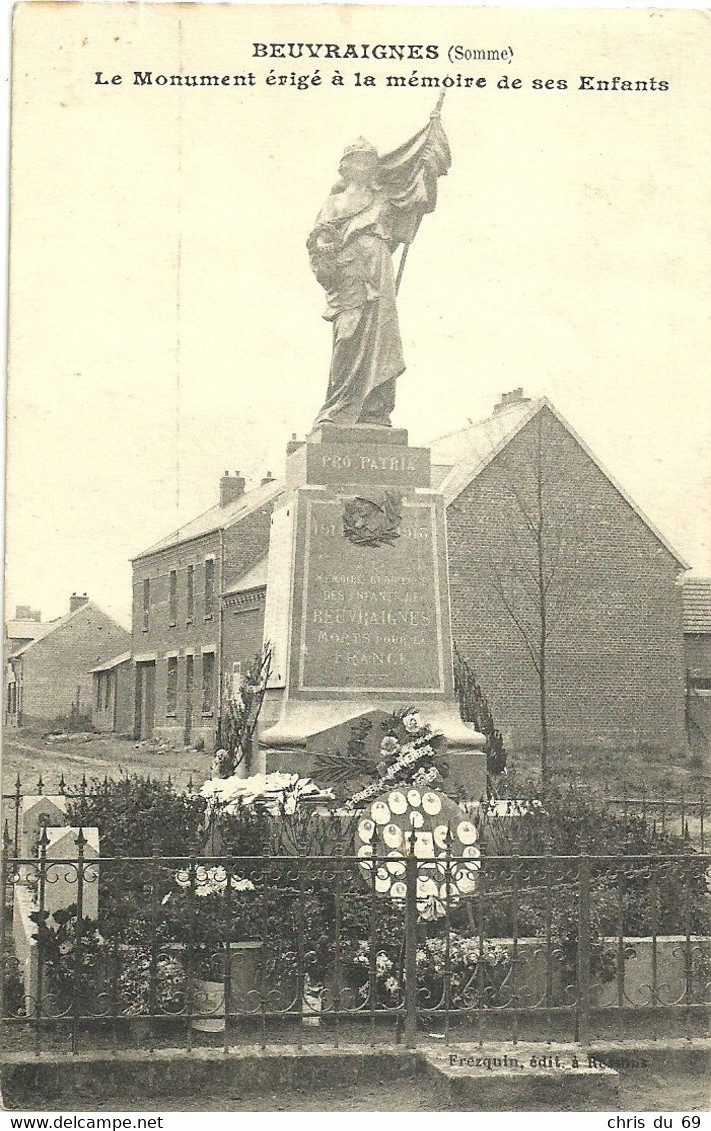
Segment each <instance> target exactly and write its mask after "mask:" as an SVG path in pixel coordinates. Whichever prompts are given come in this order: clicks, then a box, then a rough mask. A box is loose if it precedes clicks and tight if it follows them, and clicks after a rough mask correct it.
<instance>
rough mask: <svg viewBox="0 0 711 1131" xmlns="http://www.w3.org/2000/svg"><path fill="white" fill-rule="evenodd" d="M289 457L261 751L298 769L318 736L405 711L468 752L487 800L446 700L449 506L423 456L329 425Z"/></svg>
mask: <svg viewBox="0 0 711 1131" xmlns="http://www.w3.org/2000/svg"><path fill="white" fill-rule="evenodd" d="M291 449H292V450H291V451H290V453H289V455H288V457H287V467H286V486H287V490H286V492H285V494H284V497H283V501H282V504H281V506H280V507H279V508H278V509H277V510H276V511H275V512H274V515H273V517H272V529H271V540H270V546H269V573H268V582H267V608H266V617H265V640H269V641H270V643H271V645H272V648H273V654H274V659H273V665H272V679H271V681H270V690H269V693H268V702H267V703H266V704H265V711H264V715H263V720H264V725H263V727H262V733H261V741H262V743H263V744H264V746H266V747H267V749H268V750H269V749H271V750H275V751H278V752H279V754H280V757H279V758H278V759H277V761H278V762H279V765H280V766H282V767H285V766H286V765H289V767H290V768H293V769H297V768H299V764H298V758H295V757H293V755H298V754H301V755H302V756H303V755H304V754H306V753H307V750H308V752H309V753H311V752H312V751H313V750H314V747H315V745H316V746H317V745H318V743H317V742H315V738H316V736H322V738H323V740H324V743H326V741H327V736H326V734H325V733H324V732H329V731H331V730H332V729H333V728H337V727H340V726H342V725H343V724H344V723H347V722H349V721H350V720H352V719H355V718H358V717H359V716H362V715H365V714H367V713H368V712H372V711H373V710H374V709H381V710H383V711H386V712H392V711H397V710H400V709H402V708H403V707H405V706H408V705H410V704H412V705H416V706H417V707H419V708H420V709H421V712H422V714H423V716H424V717H425V718H426V720H427V721H428V722H429V723H430V724H431V725H432V726H433V727H436V728H437V729H439V730H441V731H442V732H443V733H444V734H445V736H446V737H447V740H448V745H449V749H450V752H451V753H452V754H455V755H456V754H457V753H462V754H464V753H466V754H467V755H468V758H467V773H466V774H465V775H464V776H465V777H467V778H468V785H469V789H470V790H471V791H473V792H474V794H475V795H478V794H480V793H482V792H483V791H484V788H485V782H486V765H485V756H484V755H483V754H482V753H481V748H482V746H483V743H484V738H483V736H482V735H480V734H479V733H478V732H477V731H475V730H474V729H473V728H472V727H470V726H468V725H467V724H465V723H463V722H462V721H461V719H460V717H459V710H458V706H457V703H456V701H455V697H454V684H453V672H452V641H451V629H450V614H449V586H448V577H447V549H446V538H445V514H444V501H443V499H442V496H441V495H440V494H439V493H438V492H436V491H433V490H432V489H431V487H430V453H429V449H427V448H412V447H409V446H408V444H407V433H406V432H405V431H404V430H400V429H390V428H378V427H373V426H358V425H356V426H354V427H352V428H338V427H336V426H333V425H330V426H329V425H324V426H322V427H321V428H319V429H318V430H317V431H316V432H315V433H313V434H312V435H311V436H310V437H309V438H308V440H307V441H306V443H304V444H302V445H301V446H299V447H296V448H294V446H293V445H291ZM324 748H326V746H324ZM287 752H288V753H290V754H291V755H292V757H290V758H288V759H287V758H286V754H287ZM270 761H271V759H269V758H268V759H267V764H268V765H269V762H270ZM270 768H271V767H270ZM478 786H480V788H478Z"/></svg>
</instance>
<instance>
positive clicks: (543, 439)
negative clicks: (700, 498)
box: [134, 390, 688, 749]
mask: <svg viewBox="0 0 711 1131" xmlns="http://www.w3.org/2000/svg"><path fill="white" fill-rule="evenodd" d="M430 446H431V453H432V485H433V486H434V487H436V488H438V489H439V490H441V491H442V493H443V494H444V497H445V503H446V508H447V512H446V513H447V545H448V553H449V573H450V587H451V610H452V631H453V636H454V641H455V643H456V645H457V647H458V649H459V651H460V653H461V654H462V655H463V656H464V657H465V658H466V659H467V660H468V661H469V662H470V664H471V665H472V666H473V668H474V669H475V671H476V673H477V676H478V678H479V680H480V682H481V684H482V686H483V687H484V689H485V691H486V693H487V695H488V697H489V700H490V703H491V706H492V709H493V712H494V717H495V718H496V720H497V725H498V726H499V727H501V728H502V729H503V730H504V732H505V734H506V738H507V741H508V742H509V744H510V745H511V746H512V747H519V748H520V747H522V746H526V745H529V744H531V745H532V744H535V743H537V742H538V740H539V736H540V726H541V723H540V678H539V674H538V672H537V670H536V664H535V663H534V660H536V659H537V660H538V662H539V666H540V655H537V652H540V636H541V617H542V614H541V605H542V598H541V587H542V586H543V587H544V588H545V610H544V614H543V615H544V617H545V620H546V631H545V648H544V651H545V661H544V667H545V685H546V688H545V690H546V702H547V724H548V733H549V738H550V740H551V741H552V742H554V743H567V742H571V743H575V744H576V745H578V746H586V745H589V746H610V745H616V746H623V747H624V746H635V747H636V746H645V745H646V746H650V747H657V748H666V749H672V748H676V747H678V746H679V745H680V744H682V743H683V742H684V734H685V731H684V655H683V632H682V587H681V586H680V585H679V583H678V582H679V577H680V575H681V573H682V572H683V571H684V570H686V569H687V568H688V566H687V564H686V563H685V562H684V561H683V559H681V558H680V557H679V555H678V554H677V553H676V552H675V550H674V549H673V547H671V546H670V545H669V543H668V542H667V541H666V539H665V538H664V536H663V534H661V532H660V531H658V530H657V529H656V528H655V527H654V526H653V525H652V523H651V522H650V521H649V520H648V519H647V518H646V517H645V516H644V515H643V514H642V512H641V511H640V509H639V507H637V506H636V504H635V503H634V501H633V500H632V499H631V498H630V497H629V496H628V495H627V494H626V492H625V491H624V489H623V488H622V487H621V486H620V485H619V484H617V483H616V482H615V481H614V480H613V479H612V477H611V476H610V475H609V473H608V472H607V471H606V470H605V469H604V468H603V467H602V465H601V464H600V462H599V460H598V459H597V458H596V457H595V455H594V454H593V453H592V452H591V451H590V449H589V448H588V447H587V445H586V444H585V442H584V441H583V440H582V439H581V438H580V437H579V436H578V435H577V434H576V433H575V432H574V430H573V429H572V428H571V427H570V426H569V425H568V424H567V423H566V422H565V421H564V420H563V418H562V417H561V415H560V413H558V411H557V410H556V409H555V408H554V406H553V405H552V404H551V403H550V402H549V401H548V400H547V398H545V397H544V398H540V399H537V400H535V401H531V400H528V399H526V398H524V397H523V394H522V391H521V390H515V391H514V392H513V393H511V394H507V395H506V396H504V397H503V398H502V401H501V403H500V404H499V405H497V406H496V409H495V411H494V413H493V415H492V416H491V417H488V418H487V419H486V420H484V421H481V422H479V423H478V424H474V425H470V426H468V427H467V428H464V429H462V430H461V431H458V432H455V433H452V434H450V435H447V436H444V437H441V438H440V439H437V440H435V441H434V442H433V443H432V444H431V445H430ZM221 482H222V491H223V493H224V492H227V495H228V497H227V499H223V500H221V505H220V506H219V507H216V508H213V509H212V510H211V511H208V512H207V514H206V515H204V516H202V517H201V518H200V519H197V520H195V522H194V523H190V524H188V525H187V526H186V527H183V528H182V530H179V531H177V532H175V534H173V535H172V536H171V538H168V539H165V540H164V541H163V542H161V543H159V544H158V545H157V546H155V547H153V548H152V549H151V550H149V551H146V553H145V554H143V555H140V556H139V557H138V558H137V559H135V561H134V654H135V658H136V660H137V662H138V666H139V667H140V666H141V664H144V665H146V666H147V667H150V666H151V665H152V670H153V674H152V675H150V676H149V680H150V679H155V681H156V683H155V690H151V692H150V694H151V702H152V703H153V706H150V705H149V707H148V715H146V713H145V709H144V710H143V713H141V712H140V711H139V722H140V727H141V729H140V733H142V734H143V733H151V729H150V728H149V726H148V721H147V720H149V721H150V720H151V718H152V732H153V733H156V734H160V735H166V736H167V735H169V734H170V735H172V736H174V737H175V736H181V735H183V734H184V733H185V734H187V733H188V731H190V732H191V733H192V734H193V736H194V734H195V733H196V729H197V730H198V731H199V733H201V734H203V737H204V738H205V740H206V742H207V743H209V742H210V741H211V739H212V737H213V736H214V725H215V719H216V714H215V712H216V711H218V712H219V705H220V697H221V696H222V694H223V686H216V684H215V683H214V682H212V683H211V684H210V690H209V693H208V692H206V691H205V679H206V677H205V661H204V660H201V657H203V656H205V655H212V656H214V660H211V661H209V664H208V669H207V671H208V676H207V678H208V681H214V680H215V672H216V671H219V672H221V673H222V675H223V677H224V678H225V679H228V680H231V679H233V678H235V676H236V675H237V674H238V673H239V672H240V670H241V668H242V667H243V665H244V664H245V663H246V662H248V661H249V659H251V658H252V656H253V655H254V653H255V652H256V650H257V648H258V647H259V644H260V642H261V638H262V631H263V623H264V604H265V593H266V556H265V555H266V553H267V551H268V540H269V521H270V513H271V510H272V507H273V505H274V502H275V500H276V499H277V498H278V496H279V494H280V492H281V485H280V483H278V482H270V483H267V484H263V485H262V486H261V487H258V488H256V489H255V490H253V491H250V492H248V493H247V494H246V495H244V497H243V498H242V496H241V494H240V493H239V491H240V487H239V481H237V488H236V489H237V491H238V497H237V499H236V500H235V499H232V500H230V498H229V492H230V491H231V490H234V489H235V488H234V487H232V486H231V484H232V483H234V482H235V481H234V480H230V479H229V477H227V476H226V477H225V478H224V479H223V480H222V481H221ZM242 489H243V485H242ZM531 527H533V528H534V530H538V533H539V534H540V530H542V531H543V532H544V533H543V536H542V537H536V538H532V537H531ZM539 528H540V530H539ZM210 555H212V556H213V557H214V559H215V562H216V565H215V567H214V571H215V572H214V577H215V587H214V589H213V605H212V606H211V607H212V608H213V610H214V613H213V615H214V619H213V620H210V621H209V622H208V621H207V618H206V617H205V616H204V614H203V613H202V611H200V612H199V613H198V611H197V603H196V606H195V610H196V611H195V614H194V618H193V620H192V621H189V623H187V624H186V623H185V620H186V618H185V616H184V612H181V608H182V606H181V605H180V602H181V601H183V602H184V601H185V593H186V587H187V585H188V582H187V578H186V576H185V570H186V569H187V568H189V565H190V564H192V568H193V575H194V581H193V585H194V593H195V597H194V600H195V602H197V600H198V595H199V594H200V593H201V586H202V584H203V581H202V580H199V578H200V577H202V574H201V572H200V571H201V570H202V569H203V568H204V562H205V561H206V560H207V559H208V557H209V556H210ZM171 574H173V575H174V580H172V581H171V579H170V578H171ZM537 578H538V580H536V579H537ZM541 578H542V579H543V580H542V581H541ZM146 585H147V586H148V588H146ZM171 593H172V594H174V597H173V602H174V605H173V612H177V614H178V615H177V616H173V615H172V613H171ZM218 594H219V596H220V600H219V602H218V598H217V595H218ZM175 602H177V604H175ZM218 610H219V615H218ZM171 621H175V623H174V624H171ZM142 625H143V628H142ZM532 650H533V655H532ZM190 656H193V657H194V659H193V660H190V658H189V657H190ZM201 663H202V675H201V674H200V672H199V670H198V669H199V667H200V664H201ZM169 669H170V670H169ZM201 679H202V682H201V683H200V680H201ZM188 685H189V686H191V687H193V688H196V687H197V688H198V693H197V698H196V692H195V691H194V690H193V692H192V693H191V694H188V692H187V686H188ZM142 687H143V685H142V684H140V681H139V690H138V692H137V695H143V694H144V693H143V691H142V690H141V688H142ZM149 687H150V685H149ZM200 689H202V691H201V690H200ZM200 694H202V703H201V706H202V709H201V710H198V707H199V706H200V704H198V699H199V698H200ZM168 708H170V711H168ZM171 712H172V713H171ZM188 712H190V718H189V720H188V719H187V713H188ZM197 715H199V718H198V717H197ZM188 721H189V722H190V726H188Z"/></svg>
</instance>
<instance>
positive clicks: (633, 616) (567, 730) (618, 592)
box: [447, 408, 684, 749]
mask: <svg viewBox="0 0 711 1131" xmlns="http://www.w3.org/2000/svg"><path fill="white" fill-rule="evenodd" d="M539 418H542V419H540V420H539ZM539 428H540V429H541V433H540V435H541V440H540V442H539V439H538V437H539V433H538V431H537V430H538V429H539ZM539 466H540V468H541V474H540V475H539V472H538V467H539ZM541 478H542V479H543V480H544V482H545V491H544V507H543V512H544V514H545V516H546V522H547V536H548V538H549V545H550V546H551V550H550V555H549V559H550V561H552V560H553V558H554V557H555V556H556V553H558V563H557V572H556V576H555V578H554V581H553V583H552V585H551V588H550V595H551V600H552V602H553V603H554V604H555V603H556V602H557V603H558V606H559V613H558V622H557V626H556V627H555V629H554V631H553V633H552V635H551V636H550V640H549V643H548V653H549V655H548V672H549V679H548V684H549V691H548V700H549V728H550V737H551V739H552V741H554V742H555V741H557V742H567V741H571V742H575V743H576V744H579V745H608V744H615V745H622V746H626V745H634V746H637V745H645V744H647V745H650V746H654V747H662V748H667V749H672V748H676V747H678V746H679V745H680V744H681V743H682V742H683V738H684V718H683V708H684V694H683V644H682V640H683V637H682V619H681V617H682V609H681V589H680V586H678V585H677V584H676V578H677V574H678V571H679V566H678V563H677V562H676V561H675V559H674V558H673V557H672V555H671V554H670V553H669V552H668V551H667V550H666V549H665V548H664V547H663V546H662V545H661V544H660V542H659V541H658V540H657V539H656V538H655V537H654V535H653V534H652V532H651V531H650V530H649V528H648V527H647V526H646V525H645V523H644V522H643V521H642V520H641V519H640V518H639V516H638V515H637V514H636V513H635V512H634V510H633V509H632V508H631V507H630V506H629V504H628V503H627V502H626V501H625V500H624V499H623V498H622V497H621V495H620V494H619V493H618V492H617V491H616V489H615V488H614V487H613V485H612V484H611V483H610V482H609V480H608V479H607V478H606V477H605V476H604V475H603V473H602V472H601V471H600V469H599V468H598V467H597V466H596V465H595V464H594V462H593V461H592V460H591V459H590V458H589V457H588V456H587V455H586V453H585V452H584V451H583V450H582V448H581V447H580V446H579V445H578V444H577V442H576V441H575V440H574V438H573V437H572V436H571V435H570V434H569V433H568V432H567V431H566V430H565V429H564V428H563V427H562V425H560V423H559V422H558V421H557V419H556V418H555V417H554V416H553V414H552V413H550V411H549V410H548V409H547V408H544V409H543V410H542V412H541V413H540V414H538V416H537V417H536V418H534V420H533V421H531V422H529V424H528V425H527V426H526V427H525V428H524V429H523V430H522V431H521V432H520V433H519V435H518V436H517V437H515V439H514V440H513V441H511V443H510V444H509V446H508V447H507V448H506V449H504V451H503V452H502V453H500V454H499V456H497V457H496V458H495V459H494V460H493V461H492V463H491V464H489V466H488V467H487V468H485V469H484V471H483V472H482V473H481V474H480V475H479V476H478V477H477V478H476V480H474V482H473V483H472V484H470V485H469V487H467V488H466V489H465V490H464V491H463V492H462V494H461V495H460V496H459V497H458V498H457V499H456V500H454V502H453V503H452V504H451V505H450V506H449V507H448V510H447V524H448V546H449V569H450V585H451V602H452V630H453V636H454V640H455V641H456V643H457V645H458V647H459V648H460V651H461V652H462V653H463V654H464V655H465V656H466V658H467V659H468V660H469V661H470V663H471V664H472V665H473V667H474V668H475V670H476V672H477V675H478V677H479V679H480V682H481V683H482V685H483V687H484V689H485V691H486V693H487V695H488V696H489V699H490V702H491V705H492V709H493V711H494V716H495V718H496V720H497V724H498V725H499V726H500V727H501V728H502V729H503V730H504V731H506V732H508V734H509V735H510V740H511V741H512V742H513V743H514V744H516V745H522V744H528V743H535V742H537V741H538V737H539V733H540V724H539V713H538V701H539V700H538V679H537V675H536V673H535V670H534V667H533V664H532V662H531V659H530V657H529V655H528V653H527V651H526V645H525V643H524V642H523V639H522V636H521V634H520V632H519V631H518V630H517V628H516V626H515V624H514V621H513V619H512V616H511V615H510V614H509V612H507V610H506V607H505V603H506V602H508V604H509V605H510V606H512V607H513V609H514V611H515V612H516V614H517V616H518V617H519V619H520V620H521V623H522V624H524V625H525V626H527V628H528V631H529V633H530V632H533V631H535V630H536V627H537V624H538V613H537V609H538V607H539V602H538V597H537V586H536V585H535V584H534V583H533V581H532V579H531V573H532V572H533V573H535V569H536V566H537V560H536V556H535V554H534V552H533V543H532V541H531V539H530V536H529V535H528V534H527V533H526V532H525V528H524V523H523V521H522V517H521V508H520V505H519V503H522V504H523V506H524V508H525V509H526V510H527V512H528V513H529V514H535V503H536V498H537V484H538V482H539V480H540V479H541Z"/></svg>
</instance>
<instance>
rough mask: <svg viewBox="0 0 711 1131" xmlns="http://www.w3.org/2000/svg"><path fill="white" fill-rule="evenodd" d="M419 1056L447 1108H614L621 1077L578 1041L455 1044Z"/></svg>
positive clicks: (455, 1109) (519, 1109) (535, 1109)
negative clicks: (588, 1052) (562, 1042)
mask: <svg viewBox="0 0 711 1131" xmlns="http://www.w3.org/2000/svg"><path fill="white" fill-rule="evenodd" d="M420 1056H421V1058H422V1060H423V1062H424V1063H425V1065H426V1071H427V1074H428V1076H429V1078H430V1079H431V1080H432V1083H433V1084H434V1086H435V1088H436V1090H437V1095H438V1097H439V1100H440V1103H441V1106H442V1108H443V1109H449V1110H450V1111H614V1110H615V1108H616V1106H617V1095H618V1084H619V1076H618V1074H617V1072H616V1071H615V1070H614V1069H612V1068H608V1067H606V1066H605V1065H603V1064H600V1063H599V1062H596V1061H595V1060H594V1059H592V1058H589V1057H588V1054H587V1053H585V1052H583V1049H582V1047H581V1046H580V1045H554V1046H549V1045H543V1044H519V1045H511V1044H506V1045H486V1046H483V1047H482V1046H480V1045H476V1044H457V1045H450V1046H448V1047H447V1048H446V1049H442V1050H441V1051H440V1050H433V1049H422V1050H420Z"/></svg>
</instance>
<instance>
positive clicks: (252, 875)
mask: <svg viewBox="0 0 711 1131" xmlns="http://www.w3.org/2000/svg"><path fill="white" fill-rule="evenodd" d="M49 840H50V838H49V835H48V833H47V831H46V830H43V831H42V832H41V833H40V839H39V850H38V856H37V857H36V858H25V859H18V858H17V857H16V856H15V855H14V853H13V844H12V839H11V837H10V836H6V843H5V850H4V853H3V859H2V866H1V874H0V886H1V887H2V890H3V891H4V892H5V906H4V910H5V914H4V915H3V916H2V926H1V928H0V929H1V931H2V938H1V939H0V953H1V954H2V976H1V977H0V996H1V1000H0V1008H1V1015H2V1019H3V1022H4V1024H3V1025H2V1032H3V1038H2V1039H3V1040H4V1042H5V1047H6V1048H8V1047H9V1048H18V1049H34V1051H35V1052H37V1053H38V1054H39V1053H41V1052H42V1051H44V1050H45V1049H47V1048H52V1049H57V1048H67V1049H71V1050H72V1051H77V1050H79V1049H80V1048H85V1047H95V1046H96V1045H99V1046H104V1047H119V1046H121V1045H122V1044H123V1043H125V1042H127V1041H130V1042H133V1043H134V1044H135V1043H136V1042H138V1043H139V1044H141V1045H142V1046H144V1047H145V1048H147V1049H154V1048H156V1047H158V1046H160V1045H169V1046H171V1047H172V1046H175V1045H176V1044H181V1045H183V1046H185V1047H186V1048H188V1049H190V1048H192V1047H193V1046H194V1045H196V1044H202V1043H204V1042H205V1041H208V1042H210V1043H214V1042H215V1041H217V1042H221V1043H222V1044H223V1045H224V1047H225V1049H228V1048H230V1047H231V1046H233V1045H235V1044H238V1043H240V1042H242V1041H248V1042H251V1043H253V1042H255V1041H257V1042H259V1043H260V1044H261V1045H263V1046H265V1045H267V1044H270V1043H274V1042H279V1041H288V1042H290V1043H296V1044H297V1045H302V1044H305V1043H307V1042H309V1041H310V1040H314V1039H317V1040H318V1041H319V1043H323V1042H324V1041H325V1042H329V1043H332V1044H334V1045H338V1044H341V1043H344V1042H350V1041H356V1042H358V1043H362V1042H364V1041H365V1042H370V1043H373V1044H375V1043H380V1042H388V1041H393V1040H395V1041H402V1042H404V1043H405V1044H406V1045H407V1046H410V1047H412V1046H414V1045H416V1044H417V1043H418V1041H419V1040H420V1039H421V1038H422V1037H423V1036H424V1035H425V1034H430V1035H432V1034H435V1035H436V1036H438V1037H441V1038H444V1039H445V1040H446V1039H453V1038H456V1039H463V1040H478V1041H479V1042H480V1043H483V1042H484V1041H485V1040H489V1039H494V1038H499V1039H506V1040H512V1041H518V1040H523V1039H525V1038H535V1039H540V1040H546V1041H553V1040H556V1041H560V1040H565V1039H577V1040H579V1041H582V1042H585V1041H587V1040H588V1039H589V1038H591V1037H592V1036H594V1035H596V1034H597V1033H598V1032H599V1031H601V1030H600V1026H603V1027H604V1026H606V1027H607V1029H606V1032H607V1034H608V1035H610V1033H612V1034H613V1035H615V1036H616V1037H618V1038H624V1037H625V1036H626V1035H628V1029H629V1030H630V1032H633V1033H634V1034H635V1035H636V1036H638V1035H639V1032H640V1024H641V1023H644V1024H645V1025H647V1026H648V1032H649V1035H650V1036H653V1037H654V1036H660V1035H662V1034H663V1033H667V1032H670V1031H672V1029H674V1031H678V1032H679V1033H680V1034H683V1035H686V1036H687V1037H689V1038H691V1037H692V1036H694V1035H695V1034H696V1033H697V1032H699V1031H701V1030H700V1028H699V1026H701V1028H703V1026H704V1025H705V1024H706V1022H707V1019H708V1011H709V1004H710V1002H711V940H709V934H710V933H711V932H709V926H708V923H709V908H708V899H709V897H708V884H709V877H710V876H711V857H708V856H703V855H699V854H696V853H693V852H689V853H685V854H679V855H675V856H619V855H618V856H491V855H487V854H486V853H485V852H484V853H482V854H479V855H469V856H467V857H454V856H453V855H452V854H451V844H450V843H449V841H448V842H447V843H446V845H445V848H444V850H443V851H442V852H441V853H439V854H438V855H436V856H433V857H428V858H424V857H421V856H417V855H415V854H413V853H411V852H408V851H405V853H404V854H403V855H395V854H390V855H389V856H382V857H381V856H374V855H369V854H367V853H363V854H362V855H359V856H328V857H323V856H321V857H315V856H314V857H307V856H303V857H298V858H296V857H286V856H284V857H229V858H227V857H220V856H214V857H209V858H205V857H185V858H172V857H163V856H158V855H157V854H154V855H152V856H150V857H135V858H130V857H101V858H99V857H97V856H94V855H93V854H92V850H91V844H90V841H89V840H88V839H87V837H86V836H85V835H84V833H83V832H82V831H81V830H80V831H79V833H78V834H77V836H76V839H75V848H76V851H73V852H72V853H71V857H70V858H67V859H59V858H57V857H54V858H53V857H52V856H51V854H50V852H49V851H48V848H49ZM414 843H415V842H414V840H413V842H412V845H411V847H412V846H413V845H414ZM361 851H362V850H361ZM50 913H51V914H50ZM630 1026H632V1028H631V1029H630ZM433 1039H434V1037H433Z"/></svg>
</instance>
